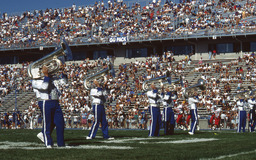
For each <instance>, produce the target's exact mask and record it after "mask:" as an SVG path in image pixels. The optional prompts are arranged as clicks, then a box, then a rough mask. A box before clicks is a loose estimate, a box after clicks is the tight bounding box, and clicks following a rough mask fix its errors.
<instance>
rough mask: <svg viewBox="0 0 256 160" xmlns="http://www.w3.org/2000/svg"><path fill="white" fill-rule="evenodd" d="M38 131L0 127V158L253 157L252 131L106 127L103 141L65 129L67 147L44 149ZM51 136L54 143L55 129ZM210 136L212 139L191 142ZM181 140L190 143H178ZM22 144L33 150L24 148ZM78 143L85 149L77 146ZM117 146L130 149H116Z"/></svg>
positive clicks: (255, 149) (255, 141)
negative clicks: (151, 134)
mask: <svg viewBox="0 0 256 160" xmlns="http://www.w3.org/2000/svg"><path fill="white" fill-rule="evenodd" d="M39 131H40V130H0V157H1V159H2V160H6V159H15V160H16V159H26V160H28V159H45V160H46V159H47V160H48V159H61V160H62V159H63V160H64V159H65V160H67V159H75V160H77V159H182V160H183V159H212V158H222V159H246V160H248V159H256V145H255V144H256V133H235V132H234V131H217V132H213V131H197V132H196V134H195V135H193V136H190V135H188V134H187V132H185V131H175V135H170V136H164V135H163V131H161V134H160V135H161V136H160V137H157V138H147V135H148V131H145V130H110V131H109V134H110V135H111V136H113V137H115V140H113V141H111V142H113V143H106V142H109V141H108V140H104V139H103V138H101V137H102V134H101V131H100V130H99V131H98V134H97V137H96V139H93V140H86V138H85V137H86V136H87V135H88V133H89V131H83V130H65V142H66V145H68V146H71V147H70V148H65V149H59V148H57V147H54V148H53V149H45V148H44V146H43V144H42V143H41V142H40V140H39V139H38V138H37V137H36V135H37V133H38V132H39ZM52 136H53V139H54V141H55V143H56V132H55V131H54V132H53V133H52ZM134 138H140V139H134ZM213 138H214V140H213V141H205V142H193V140H202V139H206V140H207V139H213ZM182 140H183V141H184V140H185V141H186V140H192V142H191V143H188V141H187V143H182V142H183V141H182ZM7 141H8V142H7ZM11 142H15V143H14V144H13V146H12V147H13V148H7V147H8V144H9V143H11ZM23 142H27V143H28V144H23ZM29 142H30V143H29ZM118 142H119V143H118ZM166 142H169V143H166ZM174 142H176V143H174ZM15 145H16V146H15ZM24 146H27V147H33V149H26V148H24ZM80 146H83V147H86V146H87V147H89V148H86V149H84V148H83V149H79V147H80ZM90 147H91V148H93V149H90ZM95 147H106V148H111V147H116V148H114V149H103V148H95ZM121 147H130V148H131V149H119V148H121ZM228 155H231V157H228ZM221 156H223V157H221Z"/></svg>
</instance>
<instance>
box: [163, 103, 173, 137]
mask: <svg viewBox="0 0 256 160" xmlns="http://www.w3.org/2000/svg"><path fill="white" fill-rule="evenodd" d="M163 113H164V134H165V135H170V134H173V133H174V126H175V119H174V112H173V110H172V108H171V107H164V112H163Z"/></svg>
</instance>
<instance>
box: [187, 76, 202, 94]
mask: <svg viewBox="0 0 256 160" xmlns="http://www.w3.org/2000/svg"><path fill="white" fill-rule="evenodd" d="M197 87H198V88H199V89H201V90H205V81H204V80H203V79H198V81H197V84H195V85H193V86H190V87H187V88H186V89H185V91H184V97H185V98H188V97H189V96H191V95H189V93H188V91H190V90H191V89H194V88H197Z"/></svg>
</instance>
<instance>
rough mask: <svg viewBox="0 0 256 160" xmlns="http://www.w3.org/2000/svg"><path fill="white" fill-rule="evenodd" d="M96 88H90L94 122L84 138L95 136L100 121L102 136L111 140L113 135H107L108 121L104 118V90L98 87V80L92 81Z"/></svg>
mask: <svg viewBox="0 0 256 160" xmlns="http://www.w3.org/2000/svg"><path fill="white" fill-rule="evenodd" d="M93 83H94V85H95V86H96V88H92V89H91V91H90V96H91V100H92V102H91V103H92V107H93V114H94V123H93V125H92V127H91V131H90V133H89V136H87V137H86V139H93V138H95V136H96V133H97V131H98V128H99V124H100V123H101V130H102V133H103V138H104V139H108V140H112V139H114V138H113V137H109V135H108V122H107V120H106V113H105V107H104V102H105V101H106V100H105V96H106V92H105V91H104V90H103V88H102V87H100V83H99V82H98V80H96V79H95V80H94V81H93Z"/></svg>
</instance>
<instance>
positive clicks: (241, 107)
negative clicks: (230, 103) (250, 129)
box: [236, 96, 246, 133]
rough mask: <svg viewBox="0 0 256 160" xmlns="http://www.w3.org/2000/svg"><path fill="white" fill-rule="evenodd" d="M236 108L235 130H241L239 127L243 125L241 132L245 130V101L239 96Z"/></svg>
mask: <svg viewBox="0 0 256 160" xmlns="http://www.w3.org/2000/svg"><path fill="white" fill-rule="evenodd" d="M236 105H237V109H238V127H237V132H238V133H240V132H241V128H242V127H243V132H245V126H246V111H245V102H244V99H243V98H242V97H241V96H239V99H238V101H237V102H236Z"/></svg>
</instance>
